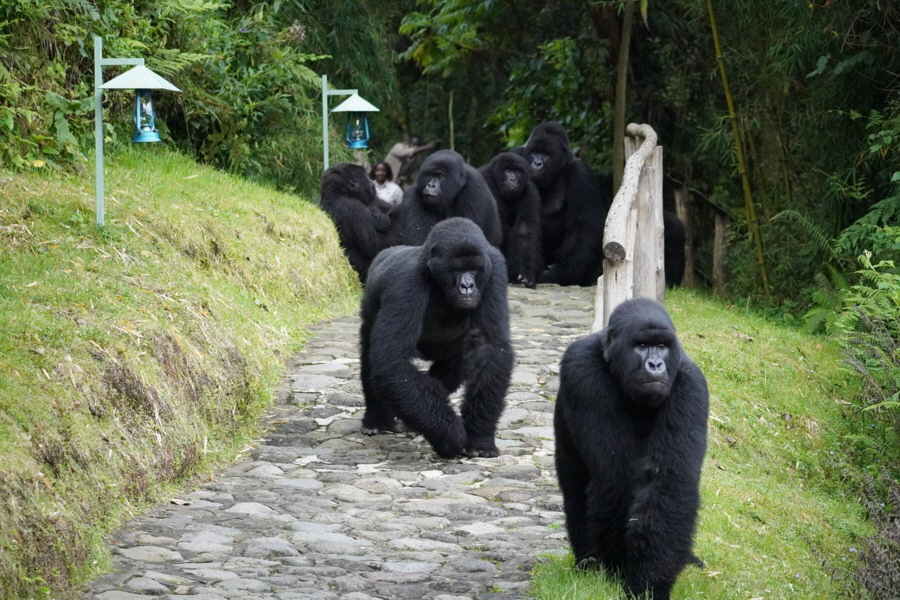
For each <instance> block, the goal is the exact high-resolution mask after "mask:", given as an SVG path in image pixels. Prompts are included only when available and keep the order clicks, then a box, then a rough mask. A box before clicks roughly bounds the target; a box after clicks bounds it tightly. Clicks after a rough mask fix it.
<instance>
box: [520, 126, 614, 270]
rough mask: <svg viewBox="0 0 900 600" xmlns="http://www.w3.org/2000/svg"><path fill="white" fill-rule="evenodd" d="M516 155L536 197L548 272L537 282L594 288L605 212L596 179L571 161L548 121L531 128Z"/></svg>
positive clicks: (562, 133) (564, 140) (561, 134)
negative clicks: (526, 170)
mask: <svg viewBox="0 0 900 600" xmlns="http://www.w3.org/2000/svg"><path fill="white" fill-rule="evenodd" d="M520 152H521V153H522V156H524V157H525V160H527V161H528V163H529V164H530V165H531V180H532V181H533V182H534V184H535V186H537V189H538V191H539V192H540V193H541V239H542V243H541V245H542V247H543V253H544V262H545V263H546V264H547V265H548V268H547V269H546V270H545V271H544V272H543V273H541V275H540V278H539V279H538V282H539V283H557V284H559V285H594V284H595V283H597V277H598V276H599V275H600V272H601V270H602V261H603V226H604V224H605V219H606V212H607V211H608V210H609V206H608V204H609V202H608V200H607V199H606V197H605V195H604V193H603V190H602V189H601V187H600V184H599V182H598V181H597V177H596V176H595V175H594V173H593V172H592V171H591V168H590V167H588V166H587V164H585V162H584V161H582V160H579V159H577V158H575V156H574V155H573V154H572V150H571V149H570V148H569V135H568V134H567V133H566V130H565V129H564V128H563V126H562V125H560V124H559V123H556V122H554V121H548V122H546V123H541V124H540V125H538V126H537V127H535V128H534V130H533V131H532V132H531V136H530V137H529V138H528V141H527V142H525V147H524V148H523V149H521V151H520Z"/></svg>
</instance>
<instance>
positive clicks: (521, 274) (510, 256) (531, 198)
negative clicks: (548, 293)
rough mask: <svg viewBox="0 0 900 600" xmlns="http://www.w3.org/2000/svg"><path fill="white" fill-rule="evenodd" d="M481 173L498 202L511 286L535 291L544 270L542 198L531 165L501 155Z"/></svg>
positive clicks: (516, 157)
mask: <svg viewBox="0 0 900 600" xmlns="http://www.w3.org/2000/svg"><path fill="white" fill-rule="evenodd" d="M478 172H479V173H481V175H482V176H483V177H484V180H485V181H486V182H487V185H488V188H490V190H491V193H492V194H493V195H494V199H496V200H497V210H498V212H499V213H500V228H501V229H502V231H503V241H502V242H501V244H500V251H501V252H503V256H504V257H506V270H507V274H508V275H509V282H510V283H521V284H523V285H525V286H526V287H530V288H534V287H535V284H536V283H537V278H538V275H540V273H541V271H542V270H543V266H542V265H543V257H542V255H541V196H540V194H539V193H538V191H537V188H536V187H535V186H534V184H533V183H531V173H530V171H529V168H528V162H527V161H526V160H525V159H524V158H522V157H521V156H519V155H518V154H514V153H512V152H501V153H500V154H498V155H497V156H495V157H494V158H493V159H492V160H491V162H489V163H488V164H486V165H484V166H483V167H481V168H480V169H478Z"/></svg>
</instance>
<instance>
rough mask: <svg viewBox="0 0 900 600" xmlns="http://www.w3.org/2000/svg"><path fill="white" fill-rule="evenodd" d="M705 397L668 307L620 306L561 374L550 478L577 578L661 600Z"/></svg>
mask: <svg viewBox="0 0 900 600" xmlns="http://www.w3.org/2000/svg"><path fill="white" fill-rule="evenodd" d="M708 413H709V392H708V391H707V388H706V379H705V378H704V377H703V373H701V372H700V369H699V368H698V367H697V365H695V364H694V363H693V362H692V361H691V359H690V358H688V356H687V355H686V354H685V353H684V351H683V350H682V349H681V346H680V344H679V342H678V338H677V337H676V335H675V327H674V326H673V325H672V321H671V319H670V318H669V315H668V314H667V313H666V311H665V309H664V308H663V307H662V306H661V305H660V304H659V303H657V302H655V301H653V300H649V299H646V298H640V299H634V300H628V301H626V302H623V303H622V304H620V305H619V306H618V307H616V309H615V310H614V311H613V313H612V315H610V319H609V325H608V326H607V327H606V328H604V329H603V330H602V331H599V332H598V333H596V334H593V335H590V336H588V337H586V338H583V339H581V340H578V341H577V342H575V343H573V344H572V345H571V346H570V347H569V348H568V349H567V350H566V352H565V354H564V356H563V360H562V364H561V366H560V388H559V394H558V396H557V400H556V408H555V412H554V419H553V426H554V430H555V432H556V472H557V477H558V478H559V486H560V488H561V489H562V493H563V507H564V510H565V513H566V528H567V530H568V533H569V541H570V543H571V544H572V550H573V552H574V554H575V565H576V568H578V569H586V568H591V567H598V568H602V569H605V570H606V572H607V573H608V574H610V575H613V576H618V577H622V579H623V585H624V588H625V591H626V592H627V593H628V594H629V596H641V595H642V594H645V593H648V592H649V597H651V598H653V600H668V598H669V594H670V591H671V589H672V586H673V585H674V584H675V579H676V578H677V577H678V574H679V573H680V572H681V570H682V569H683V568H684V567H685V566H686V565H688V564H690V563H694V564H697V565H700V566H702V562H701V561H700V559H698V558H697V557H696V556H695V555H694V553H693V551H692V549H691V546H692V541H693V534H694V527H695V524H696V521H697V511H698V509H699V507H700V489H699V486H700V468H701V465H702V463H703V455H704V453H705V452H706V422H707V417H708Z"/></svg>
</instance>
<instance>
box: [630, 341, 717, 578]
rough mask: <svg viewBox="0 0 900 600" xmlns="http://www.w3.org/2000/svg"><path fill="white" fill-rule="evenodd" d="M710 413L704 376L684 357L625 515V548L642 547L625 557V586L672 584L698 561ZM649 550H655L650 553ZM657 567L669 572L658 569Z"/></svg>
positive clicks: (650, 441) (655, 428)
mask: <svg viewBox="0 0 900 600" xmlns="http://www.w3.org/2000/svg"><path fill="white" fill-rule="evenodd" d="M708 413H709V392H708V390H707V387H706V379H705V378H704V377H703V374H702V373H701V372H700V369H699V368H698V367H697V366H696V365H695V364H694V363H693V362H692V361H691V360H690V359H689V358H688V357H687V356H686V355H683V357H682V364H681V369H680V370H679V372H678V374H677V379H676V381H675V385H674V387H673V389H672V392H671V394H670V395H669V397H668V398H667V399H666V401H665V405H664V408H663V410H662V412H661V414H660V415H659V419H660V421H659V422H657V423H656V425H655V427H654V430H653V434H652V436H651V439H650V440H649V445H648V449H647V456H646V458H645V459H644V462H643V463H642V464H641V467H640V468H641V469H642V472H641V473H639V474H638V477H639V478H640V479H639V481H641V482H642V483H641V484H640V485H638V487H637V488H636V490H635V498H634V502H633V503H632V505H631V511H630V513H629V515H628V530H627V533H626V538H627V541H628V543H627V547H628V548H629V549H632V548H639V549H640V550H639V551H638V552H635V555H634V556H629V557H628V573H627V575H626V580H625V587H626V589H627V590H630V591H633V592H634V593H640V592H642V591H643V590H646V589H648V587H649V586H651V585H652V583H654V582H656V583H659V582H663V583H665V582H669V584H671V582H673V581H674V580H675V578H676V577H677V576H678V573H679V572H680V571H681V569H682V568H683V567H684V566H685V565H687V564H688V563H691V562H698V559H697V558H696V557H695V556H694V555H693V553H692V552H691V542H692V537H693V533H694V526H695V518H696V514H697V509H698V507H699V505H700V496H699V481H700V471H701V468H702V465H703V455H704V453H705V451H706V428H707V415H708ZM676 457H677V458H676ZM650 548H652V549H654V550H655V553H654V552H648V549H650ZM661 568H664V569H668V571H669V572H660V569H661ZM651 589H652V588H651ZM654 591H657V590H654ZM659 591H662V590H659Z"/></svg>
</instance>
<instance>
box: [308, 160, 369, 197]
mask: <svg viewBox="0 0 900 600" xmlns="http://www.w3.org/2000/svg"><path fill="white" fill-rule="evenodd" d="M321 189H322V194H323V195H325V194H329V195H331V196H348V197H350V198H355V199H357V200H359V201H360V202H362V203H363V204H365V205H367V206H368V205H369V204H371V203H372V201H373V200H374V199H375V184H374V183H372V181H371V180H370V179H369V176H368V175H367V174H366V170H365V169H364V168H363V167H361V166H359V165H354V164H351V163H338V164H336V165H334V166H333V167H329V168H328V169H327V170H326V171H325V173H324V174H323V175H322V188H321Z"/></svg>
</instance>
